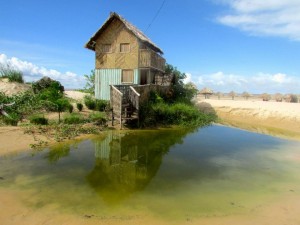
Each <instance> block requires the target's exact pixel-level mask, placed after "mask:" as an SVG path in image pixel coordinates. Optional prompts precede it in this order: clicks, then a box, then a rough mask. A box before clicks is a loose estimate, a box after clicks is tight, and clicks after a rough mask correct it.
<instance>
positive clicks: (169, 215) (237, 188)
mask: <svg viewBox="0 0 300 225" xmlns="http://www.w3.org/2000/svg"><path fill="white" fill-rule="evenodd" d="M299 146H300V144H299V142H293V141H287V140H283V139H278V138H274V137H271V136H267V135H261V134H256V133H251V132H247V131H242V130H239V129H233V128H229V127H224V126H217V125H213V126H210V127H206V128H201V129H194V130H191V129H164V130H142V131H108V132H106V133H104V134H103V135H100V136H99V137H97V138H94V139H92V140H85V141H81V142H77V143H72V144H64V145H57V146H54V147H51V148H49V149H44V150H42V151H33V152H30V153H29V152H25V153H22V154H18V155H8V156H3V157H1V158H0V177H1V179H0V192H1V191H2V192H3V191H5V190H6V189H9V190H15V191H18V190H22V191H23V192H24V193H25V194H26V193H28V196H22V198H21V201H22V204H25V205H26V207H28V208H33V209H41V208H44V207H45V208H47V207H48V208H49V206H51V207H50V208H51V210H56V211H59V212H60V213H65V214H73V215H80V216H82V217H86V218H90V217H94V218H102V219H103V218H112V217H115V216H116V215H117V216H118V217H119V218H135V217H142V216H145V217H147V216H148V217H149V216H150V217H152V218H158V219H159V220H160V221H168V222H172V221H187V220H190V219H197V218H203V217H207V218H210V217H226V216H230V215H242V214H247V213H249V212H252V211H255V210H256V209H257V208H258V207H260V206H262V205H264V204H266V203H268V202H272V201H275V200H276V199H277V198H280V197H281V196H283V195H287V194H290V195H291V194H293V195H295V197H299V193H300V173H299V171H300V157H299V156H300V155H299V152H300V148H299Z"/></svg>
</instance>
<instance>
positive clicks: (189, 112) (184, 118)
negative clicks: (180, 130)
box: [140, 102, 216, 126]
mask: <svg viewBox="0 0 300 225" xmlns="http://www.w3.org/2000/svg"><path fill="white" fill-rule="evenodd" d="M215 119H216V115H213V114H204V113H202V112H200V111H199V110H198V109H197V108H196V107H195V106H193V105H191V104H185V103H174V104H166V103H162V102H161V103H157V104H151V103H147V104H144V105H143V106H142V107H141V109H140V123H141V125H142V126H155V125H156V124H163V125H182V126H203V125H207V124H209V123H211V122H213V121H215Z"/></svg>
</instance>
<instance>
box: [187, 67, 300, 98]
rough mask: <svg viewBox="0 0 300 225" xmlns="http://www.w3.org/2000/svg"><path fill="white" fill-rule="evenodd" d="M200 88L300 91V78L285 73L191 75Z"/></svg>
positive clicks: (238, 90) (253, 91) (225, 90)
mask: <svg viewBox="0 0 300 225" xmlns="http://www.w3.org/2000/svg"><path fill="white" fill-rule="evenodd" d="M190 78H191V81H192V82H194V83H195V84H197V86H198V88H199V89H201V88H203V87H209V88H211V89H212V90H214V91H216V92H217V91H221V92H229V91H232V90H233V91H235V92H240V93H241V92H243V91H248V92H251V93H263V92H268V93H276V92H281V93H297V94H299V93H300V90H299V86H300V78H298V77H296V76H289V75H287V74H283V73H277V74H268V73H258V74H256V75H253V76H241V75H235V74H225V73H224V72H217V73H212V74H204V75H198V76H192V75H191V76H190Z"/></svg>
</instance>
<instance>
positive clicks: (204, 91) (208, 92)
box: [199, 88, 213, 95]
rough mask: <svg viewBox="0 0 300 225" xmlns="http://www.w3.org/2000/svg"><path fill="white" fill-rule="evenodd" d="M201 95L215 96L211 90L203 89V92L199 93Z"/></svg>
mask: <svg viewBox="0 0 300 225" xmlns="http://www.w3.org/2000/svg"><path fill="white" fill-rule="evenodd" d="M199 93H200V94H210V95H212V94H213V91H212V90H211V89H209V88H203V89H202V90H201V91H199Z"/></svg>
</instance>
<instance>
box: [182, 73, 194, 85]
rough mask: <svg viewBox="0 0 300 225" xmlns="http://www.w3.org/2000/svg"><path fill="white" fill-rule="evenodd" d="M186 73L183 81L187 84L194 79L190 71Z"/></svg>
mask: <svg viewBox="0 0 300 225" xmlns="http://www.w3.org/2000/svg"><path fill="white" fill-rule="evenodd" d="M185 75H186V78H185V79H184V80H183V83H184V84H187V83H189V82H191V81H192V80H191V79H192V74H190V73H186V74H185Z"/></svg>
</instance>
